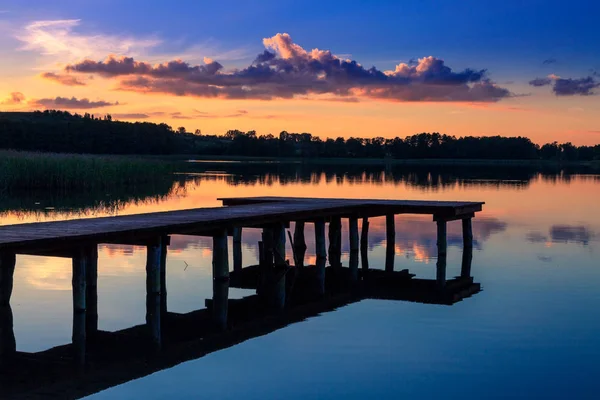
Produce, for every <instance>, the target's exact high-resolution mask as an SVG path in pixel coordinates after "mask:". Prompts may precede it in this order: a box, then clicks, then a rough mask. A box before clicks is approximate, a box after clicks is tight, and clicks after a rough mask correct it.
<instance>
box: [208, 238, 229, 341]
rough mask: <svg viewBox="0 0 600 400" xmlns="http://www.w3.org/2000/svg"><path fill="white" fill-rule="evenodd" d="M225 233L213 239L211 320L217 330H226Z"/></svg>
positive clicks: (226, 260) (226, 268)
mask: <svg viewBox="0 0 600 400" xmlns="http://www.w3.org/2000/svg"><path fill="white" fill-rule="evenodd" d="M228 258H229V257H228V251H227V231H226V230H223V231H222V233H221V234H220V235H216V236H214V237H213V263H212V264H213V307H212V313H213V320H214V322H215V325H216V326H217V328H219V329H221V330H225V329H227V311H228V301H229V300H228V299H229V260H228Z"/></svg>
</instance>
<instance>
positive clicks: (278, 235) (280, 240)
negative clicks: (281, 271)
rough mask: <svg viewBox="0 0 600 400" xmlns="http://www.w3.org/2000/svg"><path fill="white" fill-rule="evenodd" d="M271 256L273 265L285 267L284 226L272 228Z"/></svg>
mask: <svg viewBox="0 0 600 400" xmlns="http://www.w3.org/2000/svg"><path fill="white" fill-rule="evenodd" d="M273 240H274V245H273V249H274V252H273V256H274V262H275V265H276V266H278V267H281V266H286V265H287V264H286V261H285V226H284V225H283V223H279V224H275V225H274V227H273Z"/></svg>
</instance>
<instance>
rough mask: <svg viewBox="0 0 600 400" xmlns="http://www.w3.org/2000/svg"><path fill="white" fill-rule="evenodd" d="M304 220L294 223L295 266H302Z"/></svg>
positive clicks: (304, 249)
mask: <svg viewBox="0 0 600 400" xmlns="http://www.w3.org/2000/svg"><path fill="white" fill-rule="evenodd" d="M304 225H305V224H304V221H296V223H295V224H294V254H295V255H296V260H295V263H296V267H300V268H301V267H303V266H304V257H305V255H306V238H305V236H304Z"/></svg>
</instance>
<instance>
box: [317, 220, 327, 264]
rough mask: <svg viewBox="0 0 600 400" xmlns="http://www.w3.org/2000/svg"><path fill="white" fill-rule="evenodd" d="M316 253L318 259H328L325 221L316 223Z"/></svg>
mask: <svg viewBox="0 0 600 400" xmlns="http://www.w3.org/2000/svg"><path fill="white" fill-rule="evenodd" d="M315 253H316V255H317V258H323V259H327V249H326V246H325V221H324V220H318V221H315Z"/></svg>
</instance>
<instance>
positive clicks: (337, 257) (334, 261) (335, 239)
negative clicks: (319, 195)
mask: <svg viewBox="0 0 600 400" xmlns="http://www.w3.org/2000/svg"><path fill="white" fill-rule="evenodd" d="M341 259H342V219H341V218H340V217H331V221H330V222H329V265H331V266H332V267H335V268H339V267H341V266H342V262H341Z"/></svg>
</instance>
